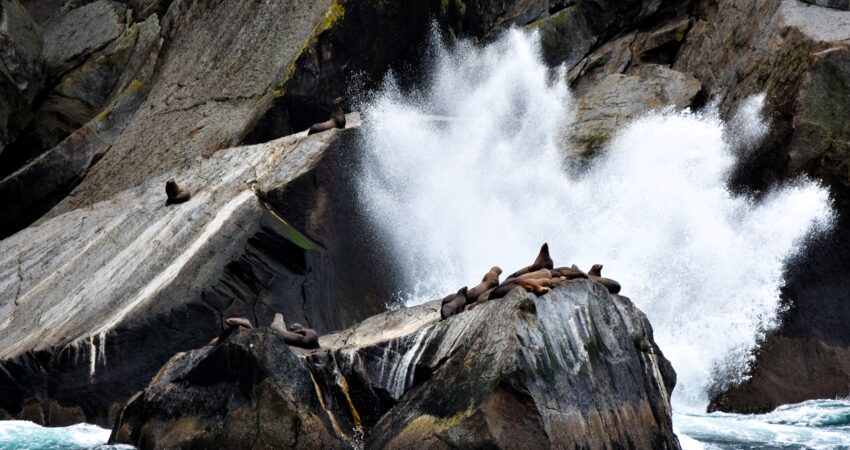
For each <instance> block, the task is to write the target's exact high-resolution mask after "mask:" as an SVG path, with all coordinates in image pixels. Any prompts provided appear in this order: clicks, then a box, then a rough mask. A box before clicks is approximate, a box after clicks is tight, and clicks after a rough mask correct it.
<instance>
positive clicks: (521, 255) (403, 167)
mask: <svg viewBox="0 0 850 450" xmlns="http://www.w3.org/2000/svg"><path fill="white" fill-rule="evenodd" d="M434 54H435V55H436V56H435V60H434V62H433V67H434V69H433V73H432V74H431V75H430V77H429V79H428V82H427V83H426V84H425V88H424V89H423V90H422V91H421V92H415V93H404V92H402V91H401V90H400V89H398V88H397V87H396V85H395V84H394V82H393V80H392V78H389V79H388V80H387V82H386V83H385V85H384V87H383V89H382V90H381V92H380V93H378V94H377V95H376V96H375V97H374V98H373V99H372V100H371V101H370V102H368V104H366V105H365V107H364V109H365V110H366V113H367V116H366V117H368V119H367V121H366V124H365V126H364V128H363V133H364V144H365V145H364V147H365V151H366V154H367V160H368V161H369V164H367V165H364V167H363V169H362V174H361V177H360V180H361V181H360V186H359V192H360V199H361V201H362V203H363V207H364V208H365V209H366V210H367V212H368V213H369V214H370V217H371V218H372V219H373V221H374V224H375V225H376V226H377V227H378V228H379V229H380V230H381V231H382V232H383V234H384V236H385V238H386V243H387V245H388V246H390V249H391V250H392V251H393V252H394V255H395V257H396V258H397V262H398V263H399V264H402V265H403V266H404V267H406V268H407V270H405V272H406V273H409V274H416V279H415V280H414V279H411V280H408V282H409V283H412V284H408V286H411V288H410V290H409V291H407V293H406V294H405V299H406V301H407V302H408V303H409V304H414V303H418V302H421V301H424V300H428V299H433V298H438V297H441V296H442V295H444V294H445V293H447V292H453V291H455V290H457V288H458V286H463V285H467V284H473V283H475V282H477V280H479V279H480V278H481V274H483V273H484V272H486V270H487V269H488V268H489V267H490V266H492V265H493V264H497V265H499V266H501V267H502V268H503V269H505V270H506V271H508V272H510V271H512V270H514V269H516V268H519V267H521V266H523V265H525V264H527V263H528V262H529V261H531V260H532V259H533V258H534V256H535V254H536V251H537V248H538V247H539V245H540V243H541V242H544V241H548V242H549V243H550V247H551V249H552V254H553V256H554V257H555V259H556V264H557V263H561V264H571V263H576V264H579V265H580V266H582V267H585V268H587V267H589V266H590V265H591V264H593V263H597V262H599V263H604V264H605V274H607V275H609V276H612V277H614V278H616V279H618V280H619V281H620V282H621V283H622V285H623V286H624V289H623V292H624V294H625V295H628V296H630V297H632V298H633V300H634V301H635V302H636V303H637V304H638V306H639V307H640V308H641V309H642V310H643V311H644V312H646V313H647V315H648V316H649V318H650V320H651V322H652V324H653V326H654V328H655V331H656V336H655V337H656V340H657V341H658V342H659V344H660V346H661V348H662V349H663V350H664V352H665V354H666V356H667V357H668V358H669V359H670V360H671V361H672V362H673V365H674V367H675V368H676V370H677V372H678V373H679V385H678V387H677V388H676V392H675V393H674V404H676V403H678V404H679V405H680V407H681V406H687V407H695V408H702V407H704V406H705V404H706V403H707V398H706V389H707V386H708V385H709V384H710V383H711V382H712V373H718V370H717V368H718V367H723V368H726V369H728V370H722V371H719V372H723V373H732V374H736V375H738V376H739V375H741V374H743V373H744V372H745V369H746V366H747V363H748V360H749V357H750V350H751V349H752V348H753V346H754V345H755V344H756V342H757V339H758V338H759V336H760V335H761V333H763V332H764V330H766V329H770V328H771V327H773V326H775V321H776V317H777V311H778V308H779V301H778V298H779V288H780V287H781V284H782V271H783V267H784V264H786V263H787V262H788V261H789V258H792V257H793V256H794V255H795V254H797V252H798V251H799V249H800V248H801V245H802V243H803V241H804V239H805V237H806V236H807V235H808V234H809V233H811V232H814V231H821V230H824V229H826V228H827V227H828V226H829V224H830V223H831V220H832V212H831V206H830V200H829V196H828V192H827V191H826V190H825V189H823V188H821V187H820V186H818V185H817V184H815V183H813V182H811V181H806V180H800V181H798V182H795V183H791V184H788V185H786V186H781V187H778V188H776V189H775V190H774V191H772V192H770V193H768V194H767V195H766V196H765V198H764V199H762V200H760V201H756V200H754V199H752V198H749V197H746V196H741V195H736V194H734V193H732V192H730V191H729V190H728V189H727V177H728V175H729V173H730V171H731V170H732V168H733V166H734V164H735V161H736V157H737V156H738V155H740V154H742V152H741V151H738V148H741V147H745V146H748V145H750V146H751V145H754V143H755V142H757V140H758V139H759V138H760V137H761V136H762V135H763V134H764V132H765V130H766V129H767V125H766V123H765V122H764V121H763V120H762V119H761V118H760V116H759V110H760V106H759V103H760V100H759V99H758V98H755V99H754V100H752V102H751V103H748V104H747V105H745V106H746V107H744V108H742V109H741V110H740V111H739V113H738V115H737V116H736V117H738V119H736V120H735V121H733V122H734V123H733V124H732V125H731V126H730V125H727V124H724V123H723V122H722V121H721V120H719V119H718V117H717V116H716V115H715V114H713V113H710V112H709V113H703V114H697V113H692V112H681V113H676V112H672V111H659V112H655V113H651V114H647V115H645V116H643V117H642V118H639V119H637V120H635V121H633V122H632V123H631V124H629V125H627V126H625V127H624V128H623V129H622V130H620V132H619V133H618V134H617V135H616V136H615V137H614V138H613V140H612V141H611V143H610V144H609V145H608V148H607V149H606V150H605V151H604V152H603V154H602V155H601V156H600V157H598V158H597V159H596V160H594V161H593V162H592V163H591V165H590V167H588V168H587V169H586V171H584V172H582V173H581V174H578V175H576V174H572V175H570V174H569V173H568V171H567V170H565V166H566V163H565V161H564V160H563V156H562V155H564V154H566V153H567V152H566V151H565V149H564V148H563V147H561V146H562V145H563V140H562V139H560V138H559V134H560V133H561V131H562V130H564V129H565V128H566V127H568V126H569V125H568V124H569V121H570V118H571V115H572V99H571V97H570V93H569V90H568V89H567V86H566V84H565V83H564V82H563V79H564V78H563V76H562V74H558V73H555V74H554V76H553V72H552V71H551V70H549V69H547V68H546V67H545V66H544V65H543V63H542V62H541V58H540V47H539V44H538V38H537V36H535V35H534V34H529V33H525V32H520V31H517V30H512V31H510V32H508V33H506V34H505V35H504V36H503V37H502V38H501V39H500V40H498V41H496V42H494V43H493V44H491V45H488V46H487V47H484V48H476V47H473V46H471V45H469V44H468V43H461V44H459V45H458V46H457V47H456V48H454V49H448V48H446V47H444V46H441V45H439V44H438V45H437V46H436V50H435V52H434ZM761 102H763V100H761ZM435 115H439V116H445V117H449V119H445V118H444V119H439V120H437V119H434V116H435ZM736 146H737V147H736ZM738 379H740V378H739V377H731V378H730V379H729V381H731V382H734V381H737V380H738Z"/></svg>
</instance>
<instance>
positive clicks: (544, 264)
mask: <svg viewBox="0 0 850 450" xmlns="http://www.w3.org/2000/svg"><path fill="white" fill-rule="evenodd" d="M553 267H555V262H554V261H552V257H550V256H549V243H548V242H544V243H543V245H542V246H541V247H540V252H539V253H538V254H537V258H536V259H535V260H534V262H533V263H532V264H531V265H530V266H526V267H523V268H522V269H519V270H517V271H516V272H514V273H512V274H510V276H508V279H511V278H516V277H518V276H520V275H524V274H526V273H529V272H535V271H537V270H540V269H549V270H552V268H553Z"/></svg>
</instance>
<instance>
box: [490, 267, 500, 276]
mask: <svg viewBox="0 0 850 450" xmlns="http://www.w3.org/2000/svg"><path fill="white" fill-rule="evenodd" d="M490 272H493V273H495V274H496V275H501V274H502V268H501V267H499V266H493V267H491V268H490Z"/></svg>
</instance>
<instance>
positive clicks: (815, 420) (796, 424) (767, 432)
mask: <svg viewBox="0 0 850 450" xmlns="http://www.w3.org/2000/svg"><path fill="white" fill-rule="evenodd" d="M673 425H674V428H675V429H676V434H677V435H679V439H680V441H681V443H682V448H684V449H685V450H697V449H706V450H714V449H850V401H847V400H811V401H807V402H803V403H798V404H795V405H785V406H781V407H779V408H777V409H776V410H774V411H773V412H770V413H768V414H757V415H741V414H725V413H712V414H701V413H680V412H676V413H674V416H673Z"/></svg>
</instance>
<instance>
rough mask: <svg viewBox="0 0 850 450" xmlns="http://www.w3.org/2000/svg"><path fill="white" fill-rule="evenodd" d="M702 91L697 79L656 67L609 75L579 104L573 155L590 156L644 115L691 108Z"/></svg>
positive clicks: (572, 134) (572, 139)
mask: <svg viewBox="0 0 850 450" xmlns="http://www.w3.org/2000/svg"><path fill="white" fill-rule="evenodd" d="M700 89H701V86H700V82H699V80H697V79H696V78H694V77H692V76H690V75H687V74H684V73H681V72H677V71H675V70H672V69H668V68H666V67H664V66H659V65H654V64H647V65H643V66H639V67H638V68H636V69H634V70H633V71H631V72H630V73H629V74H617V73H615V74H611V75H608V76H607V77H605V78H603V79H602V80H601V81H599V83H597V84H595V85H594V86H593V87H591V88H590V89H589V90H588V91H587V92H586V93H585V94H584V96H582V97H581V98H580V99H579V100H578V102H577V104H576V113H575V114H576V115H575V123H574V125H573V126H572V127H570V135H569V141H570V151H571V152H572V155H573V156H581V157H584V156H587V155H589V154H591V153H593V152H594V151H596V150H598V149H600V148H601V147H602V146H603V145H604V144H606V143H607V142H608V139H609V138H610V137H611V135H612V134H613V133H614V132H615V131H616V130H617V129H619V128H620V127H622V126H623V125H624V124H626V123H628V122H629V121H630V120H632V119H635V118H637V117H638V116H639V115H641V114H643V113H646V112H648V111H651V110H660V109H663V108H667V107H673V108H676V109H683V108H686V107H689V106H691V104H692V102H693V101H694V99H695V98H696V96H697V94H698V93H699V91H700Z"/></svg>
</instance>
